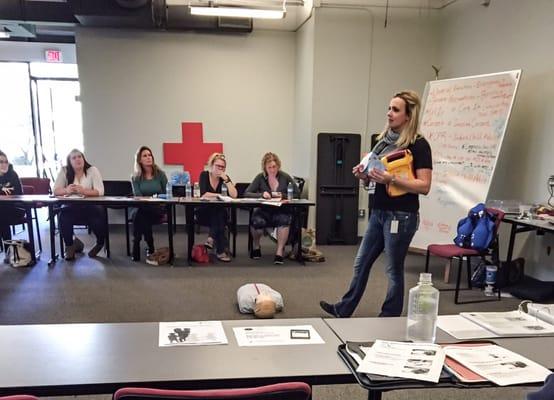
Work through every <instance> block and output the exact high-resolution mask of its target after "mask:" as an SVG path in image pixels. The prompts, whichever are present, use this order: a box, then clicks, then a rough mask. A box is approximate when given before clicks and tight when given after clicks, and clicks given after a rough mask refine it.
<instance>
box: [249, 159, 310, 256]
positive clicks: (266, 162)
mask: <svg viewBox="0 0 554 400" xmlns="http://www.w3.org/2000/svg"><path fill="white" fill-rule="evenodd" d="M289 183H292V187H293V196H294V197H296V198H298V196H299V195H300V190H298V186H297V185H296V182H295V181H294V179H292V177H291V176H290V175H289V174H287V173H286V172H284V171H281V160H280V159H279V157H278V156H277V154H275V153H265V154H264V156H263V158H262V172H261V173H259V174H258V175H256V177H255V178H254V180H253V181H252V183H251V184H250V185H248V187H247V188H246V191H245V193H244V196H245V197H262V198H264V199H271V198H272V197H276V198H286V197H287V188H288V185H289ZM291 222H292V214H290V212H287V211H284V210H282V209H280V208H279V207H270V208H267V207H266V208H256V209H254V212H253V213H252V221H251V222H250V223H251V226H250V231H251V232H252V252H251V253H250V257H251V258H254V259H258V258H260V257H261V256H262V252H261V249H260V239H261V237H262V234H263V230H264V228H266V227H273V228H277V250H276V252H275V258H274V259H273V263H274V264H283V251H284V249H285V245H286V244H287V240H288V238H289V232H290V225H291Z"/></svg>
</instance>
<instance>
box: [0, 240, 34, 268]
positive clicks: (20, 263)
mask: <svg viewBox="0 0 554 400" xmlns="http://www.w3.org/2000/svg"><path fill="white" fill-rule="evenodd" d="M4 251H5V252H6V255H7V257H6V258H7V260H8V263H9V264H10V265H11V266H12V267H15V268H19V267H30V266H32V265H33V256H32V254H31V245H30V243H29V242H27V241H26V240H4Z"/></svg>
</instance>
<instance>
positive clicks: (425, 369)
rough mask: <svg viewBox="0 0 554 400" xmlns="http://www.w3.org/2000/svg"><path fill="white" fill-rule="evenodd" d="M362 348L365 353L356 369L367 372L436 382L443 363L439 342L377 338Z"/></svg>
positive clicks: (442, 352)
mask: <svg viewBox="0 0 554 400" xmlns="http://www.w3.org/2000/svg"><path fill="white" fill-rule="evenodd" d="M362 350H363V352H364V353H365V357H364V358H363V360H361V362H360V363H359V365H358V368H357V370H356V371H357V372H363V373H366V374H376V375H385V376H392V377H400V378H409V379H417V380H422V381H428V382H435V383H437V382H438V381H439V378H440V375H441V371H442V366H443V363H444V350H443V348H442V347H441V346H439V345H437V344H428V343H406V342H391V341H386V340H376V341H375V343H374V344H373V346H371V347H364V348H362Z"/></svg>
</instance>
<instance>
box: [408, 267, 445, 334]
mask: <svg viewBox="0 0 554 400" xmlns="http://www.w3.org/2000/svg"><path fill="white" fill-rule="evenodd" d="M438 312H439V291H438V290H437V289H436V288H434V287H433V282H432V281H431V274H427V273H421V274H419V282H418V284H417V286H415V287H413V288H411V289H410V294H409V300H408V319H407V325H406V339H408V340H411V341H412V342H427V343H434V342H435V334H436V330H437V315H438Z"/></svg>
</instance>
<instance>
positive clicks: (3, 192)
mask: <svg viewBox="0 0 554 400" xmlns="http://www.w3.org/2000/svg"><path fill="white" fill-rule="evenodd" d="M20 194H23V189H22V187H21V182H20V181H19V176H18V175H17V172H15V171H14V169H13V165H11V164H10V163H9V161H8V157H7V156H6V153H4V152H3V151H1V150H0V196H13V195H20ZM24 217H25V210H24V209H22V208H18V207H15V206H8V205H5V206H2V208H1V209H0V239H1V240H10V239H11V238H12V234H11V231H10V225H15V224H20V223H21V221H22V220H23V218H24Z"/></svg>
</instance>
